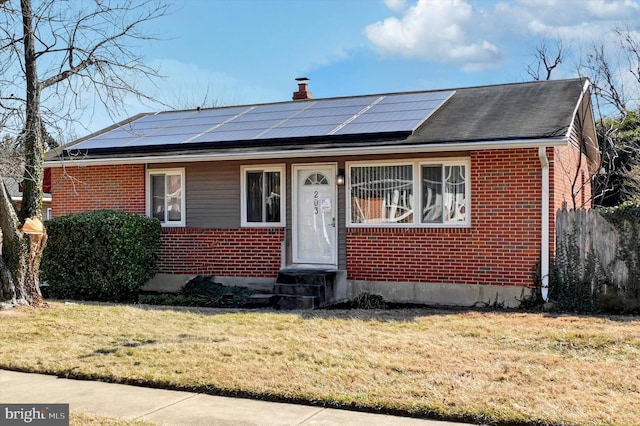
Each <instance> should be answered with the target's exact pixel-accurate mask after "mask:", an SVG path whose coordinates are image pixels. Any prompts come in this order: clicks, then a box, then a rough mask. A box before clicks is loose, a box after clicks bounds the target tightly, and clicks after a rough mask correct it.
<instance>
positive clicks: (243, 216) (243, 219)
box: [240, 164, 287, 228]
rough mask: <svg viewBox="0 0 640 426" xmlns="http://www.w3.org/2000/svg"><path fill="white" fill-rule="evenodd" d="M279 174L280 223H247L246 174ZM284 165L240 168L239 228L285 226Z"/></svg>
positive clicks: (260, 165) (259, 165)
mask: <svg viewBox="0 0 640 426" xmlns="http://www.w3.org/2000/svg"><path fill="white" fill-rule="evenodd" d="M248 171H260V172H280V222H248V221H247V193H246V188H247V186H246V183H247V172H248ZM286 177H287V175H286V165H285V164H258V165H246V166H241V167H240V226H242V227H243V228H247V227H248V228H282V227H284V226H286V223H287V215H286V212H287V210H286V206H287V197H286V187H287V186H286V182H287V180H286Z"/></svg>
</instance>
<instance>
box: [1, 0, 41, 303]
mask: <svg viewBox="0 0 640 426" xmlns="http://www.w3.org/2000/svg"><path fill="white" fill-rule="evenodd" d="M20 5H21V8H22V24H23V33H24V39H23V41H24V71H25V76H26V89H27V93H26V101H27V102H26V120H25V127H24V131H23V133H22V140H23V144H24V155H25V168H24V179H23V192H22V207H21V209H20V218H18V217H17V215H16V212H15V208H14V207H13V203H12V202H11V198H10V196H9V194H8V193H7V190H6V188H5V187H4V185H1V186H2V189H1V190H0V228H1V229H2V261H0V270H1V273H0V277H1V278H2V281H3V282H2V286H0V287H1V288H2V294H0V296H2V299H3V300H10V301H11V303H12V304H14V305H21V304H28V305H33V306H38V305H43V304H44V300H43V298H42V293H41V292H40V285H39V283H40V278H39V275H40V261H41V259H42V252H43V251H44V247H45V245H46V241H47V234H46V230H44V229H43V233H42V234H26V233H24V232H22V230H21V224H22V223H24V222H25V220H27V219H30V218H36V219H37V220H38V221H39V220H40V219H41V217H42V180H43V177H44V143H43V140H42V139H43V138H42V123H41V117H40V86H39V83H38V72H37V68H36V62H37V57H36V53H35V36H34V32H33V11H32V8H31V0H21V1H20ZM43 228H44V227H43Z"/></svg>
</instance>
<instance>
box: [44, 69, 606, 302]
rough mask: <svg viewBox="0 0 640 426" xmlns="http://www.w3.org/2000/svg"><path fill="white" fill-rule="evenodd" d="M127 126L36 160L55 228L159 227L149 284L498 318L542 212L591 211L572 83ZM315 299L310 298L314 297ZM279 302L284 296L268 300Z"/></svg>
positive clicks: (544, 240) (539, 228)
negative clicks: (304, 284) (292, 277)
mask: <svg viewBox="0 0 640 426" xmlns="http://www.w3.org/2000/svg"><path fill="white" fill-rule="evenodd" d="M298 84H299V87H298V91H297V92H295V93H294V100H293V101H290V102H281V103H272V104H260V105H246V106H233V107H221V108H212V109H199V108H198V109H196V110H188V111H169V112H161V113H151V114H140V115H137V116H134V117H131V118H130V119H128V120H125V121H123V122H121V123H118V124H117V125H114V126H112V127H109V128H106V129H104V130H102V131H99V132H97V133H94V134H92V135H89V136H87V137H85V138H82V139H80V140H78V141H76V142H74V143H72V144H69V145H67V146H65V147H62V148H60V149H59V150H57V151H56V152H51V153H49V154H48V157H47V162H46V166H47V167H51V168H52V171H53V176H52V179H53V194H52V195H53V212H54V215H55V216H60V215H64V214H69V213H74V212H80V211H86V210H93V209H104V208H115V209H122V210H127V211H130V212H134V213H138V214H141V215H149V216H155V217H157V218H158V219H159V220H160V221H161V222H162V225H163V244H162V249H161V255H160V271H159V274H158V275H157V276H156V278H155V279H154V280H156V281H164V282H182V283H183V282H185V281H186V280H188V279H189V278H192V277H193V276H195V275H197V274H204V275H212V276H214V277H215V279H216V281H218V282H222V283H227V284H240V285H252V286H259V285H262V286H265V287H268V286H274V285H277V284H278V282H280V281H281V277H282V275H281V273H282V272H283V271H295V270H304V271H324V272H329V273H331V274H333V275H332V276H333V281H332V282H331V284H330V285H329V287H331V288H325V290H326V295H325V294H323V299H322V303H329V302H334V301H339V300H344V299H348V298H353V297H355V296H357V295H358V294H359V293H360V292H363V291H369V292H373V293H378V294H382V295H383V296H384V297H385V299H386V300H389V301H399V302H415V303H429V304H443V305H473V304H475V303H487V302H494V301H498V302H499V303H504V304H505V305H506V306H515V305H517V304H518V299H519V298H520V297H522V296H523V295H526V294H528V292H530V291H531V288H532V286H533V285H534V278H533V276H534V270H535V269H536V267H538V265H540V266H539V267H541V270H542V275H543V276H544V278H543V285H544V284H545V283H546V282H547V281H546V280H547V276H546V275H547V273H548V269H549V260H550V258H552V256H553V252H554V241H555V212H556V211H557V210H558V209H560V208H561V207H562V206H563V203H568V205H569V206H574V205H575V206H576V207H582V206H587V207H588V205H589V204H590V202H591V192H590V191H591V186H590V176H591V175H592V173H591V171H592V170H595V167H596V166H597V164H598V163H599V154H598V149H597V141H596V136H595V125H594V119H593V113H592V109H591V100H590V84H589V82H588V80H585V79H570V80H557V81H539V82H529V83H516V84H504V85H494V86H483V87H469V88H459V89H451V90H437V91H422V92H408V93H391V94H383V95H366V96H354V97H344V98H330V99H313V97H312V96H311V94H310V92H309V91H308V87H307V81H306V79H299V82H298ZM324 286H325V287H327V284H326V283H325V284H324ZM285 293H286V292H285Z"/></svg>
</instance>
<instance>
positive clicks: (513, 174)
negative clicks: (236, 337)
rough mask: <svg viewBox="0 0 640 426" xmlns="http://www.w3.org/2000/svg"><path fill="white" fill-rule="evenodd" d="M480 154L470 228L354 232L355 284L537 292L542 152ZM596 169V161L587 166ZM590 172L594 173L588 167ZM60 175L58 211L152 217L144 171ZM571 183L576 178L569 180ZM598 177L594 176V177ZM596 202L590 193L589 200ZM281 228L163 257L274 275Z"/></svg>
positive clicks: (228, 235)
mask: <svg viewBox="0 0 640 426" xmlns="http://www.w3.org/2000/svg"><path fill="white" fill-rule="evenodd" d="M572 149H573V148H569V147H567V148H549V149H547V153H548V156H549V160H550V172H551V177H552V178H551V182H550V190H551V200H552V202H551V203H550V230H551V243H552V244H553V240H554V232H553V230H554V229H555V228H554V226H555V225H554V224H555V209H557V208H559V204H560V205H561V202H562V200H563V199H566V197H567V182H568V180H567V179H566V178H565V177H562V176H560V175H559V174H558V168H559V166H560V164H562V167H564V168H567V167H569V168H570V165H571V162H572V161H573V162H574V164H575V162H576V161H577V158H578V157H577V156H575V155H573V154H572V152H574V151H575V150H574V151H571V150H572ZM470 156H471V227H470V228H440V229H435V228H348V229H347V230H346V250H347V272H348V278H349V279H355V280H373V281H413V282H434V283H466V284H494V285H522V286H525V285H531V284H533V278H532V276H533V270H534V266H535V265H536V263H537V262H538V261H539V259H540V234H541V213H540V206H541V191H542V189H541V165H540V160H539V157H538V150H537V149H536V148H532V149H517V150H516V149H514V150H505V151H479V152H473V153H471V154H470ZM585 164H586V163H585ZM585 167H586V166H585ZM62 172H63V169H61V168H55V169H53V190H52V191H53V193H52V197H53V211H54V215H55V216H60V215H63V214H68V213H73V212H79V211H86V210H93V209H102V208H116V209H121V210H126V211H131V212H134V213H138V214H144V213H145V202H144V198H145V171H144V165H121V166H91V167H73V168H67V169H66V173H67V174H68V175H69V176H71V177H72V179H70V178H69V177H65V176H63V173H62ZM565 176H566V173H565ZM587 177H588V174H587ZM585 197H587V199H590V192H589V193H585ZM283 239H284V230H283V229H280V228H275V229H270V228H269V229H265V228H239V229H194V228H166V229H165V230H164V232H163V245H162V249H161V253H160V258H161V260H160V269H161V272H165V273H184V274H196V273H197V274H217V275H223V276H243V277H265V276H268V277H271V276H274V275H275V274H276V273H277V271H278V269H279V268H280V253H281V246H280V244H281V241H283Z"/></svg>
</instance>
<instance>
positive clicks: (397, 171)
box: [348, 160, 470, 226]
mask: <svg viewBox="0 0 640 426" xmlns="http://www.w3.org/2000/svg"><path fill="white" fill-rule="evenodd" d="M468 173H469V162H468V161H467V160H446V161H439V162H435V161H433V162H432V161H429V162H427V161H411V162H402V163H393V164H390V163H385V164H376V165H372V164H361V163H353V164H351V165H349V182H348V191H349V198H350V200H351V202H350V203H348V204H349V207H350V209H351V212H350V215H349V218H350V225H352V226H366V225H376V226H379V225H380V224H384V225H385V226H468V225H469V224H470V215H469V205H470V204H469V198H470V197H469V193H470V192H469V189H470V188H469V183H468V181H469V175H468Z"/></svg>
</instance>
